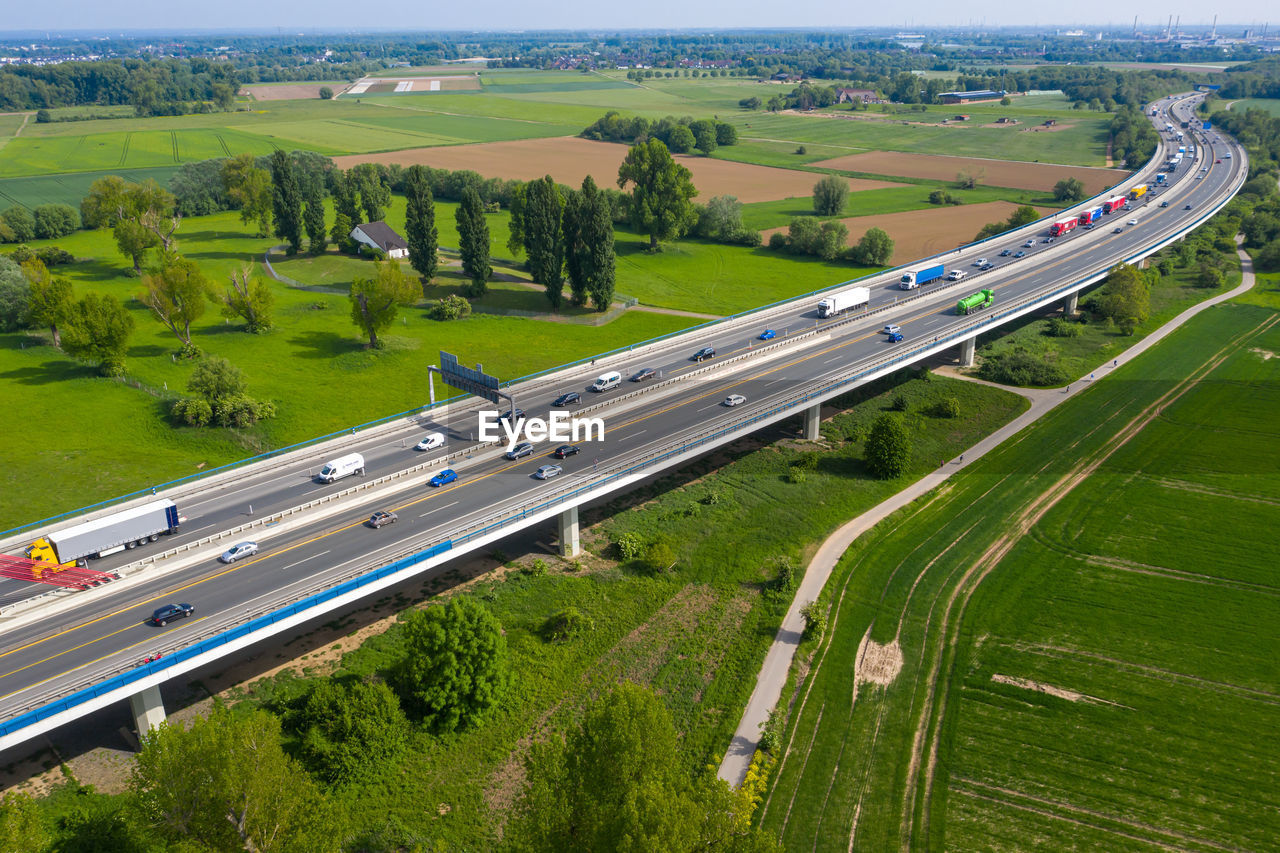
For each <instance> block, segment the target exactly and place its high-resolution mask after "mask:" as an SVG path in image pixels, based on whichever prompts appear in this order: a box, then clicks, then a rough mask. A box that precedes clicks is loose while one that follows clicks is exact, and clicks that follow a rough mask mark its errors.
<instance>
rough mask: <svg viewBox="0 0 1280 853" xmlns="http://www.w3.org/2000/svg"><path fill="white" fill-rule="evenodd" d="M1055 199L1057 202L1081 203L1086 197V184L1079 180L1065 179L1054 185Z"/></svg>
mask: <svg viewBox="0 0 1280 853" xmlns="http://www.w3.org/2000/svg"><path fill="white" fill-rule="evenodd" d="M1053 197H1054V199H1055V200H1057V201H1065V202H1071V203H1074V202H1077V201H1080V200H1081V199H1083V198H1084V197H1085V190H1084V182H1083V181H1081V180H1080V179H1079V178H1063V179H1062V180H1060V181H1058V182H1057V183H1056V184H1054V185H1053Z"/></svg>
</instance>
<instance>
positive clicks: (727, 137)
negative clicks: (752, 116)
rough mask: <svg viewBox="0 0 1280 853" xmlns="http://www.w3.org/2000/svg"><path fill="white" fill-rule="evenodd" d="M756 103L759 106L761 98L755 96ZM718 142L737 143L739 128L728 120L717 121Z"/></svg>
mask: <svg viewBox="0 0 1280 853" xmlns="http://www.w3.org/2000/svg"><path fill="white" fill-rule="evenodd" d="M754 100H755V101H756V105H757V106H759V103H760V99H759V98H755V99H754ZM716 143H717V144H719V145H737V144H738V129H737V128H736V127H734V126H733V125H731V124H729V123H728V122H724V121H719V122H716Z"/></svg>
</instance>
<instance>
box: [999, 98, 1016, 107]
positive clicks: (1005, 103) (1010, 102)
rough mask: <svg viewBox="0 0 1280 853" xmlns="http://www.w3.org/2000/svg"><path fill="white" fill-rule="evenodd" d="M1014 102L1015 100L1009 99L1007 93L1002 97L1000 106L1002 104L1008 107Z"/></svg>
mask: <svg viewBox="0 0 1280 853" xmlns="http://www.w3.org/2000/svg"><path fill="white" fill-rule="evenodd" d="M1012 103H1013V101H1011V100H1009V96H1008V95H1005V96H1004V97H1003V98H1001V99H1000V106H1002V107H1007V106H1009V105H1010V104H1012Z"/></svg>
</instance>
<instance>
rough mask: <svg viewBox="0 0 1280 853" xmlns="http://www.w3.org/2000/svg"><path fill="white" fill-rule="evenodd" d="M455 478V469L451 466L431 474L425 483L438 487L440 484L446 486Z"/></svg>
mask: <svg viewBox="0 0 1280 853" xmlns="http://www.w3.org/2000/svg"><path fill="white" fill-rule="evenodd" d="M457 479H458V472H457V471H455V470H453V469H452V468H445V469H444V470H443V471H438V472H436V473H435V474H434V475H432V477H431V479H430V480H428V481H427V485H428V486H434V487H436V488H439V487H440V486H447V485H449V484H450V483H452V482H453V481H455V480H457Z"/></svg>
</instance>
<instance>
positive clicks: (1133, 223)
mask: <svg viewBox="0 0 1280 853" xmlns="http://www.w3.org/2000/svg"><path fill="white" fill-rule="evenodd" d="M1129 224H1130V225H1137V224H1138V220H1136V219H1130V220H1129Z"/></svg>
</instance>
